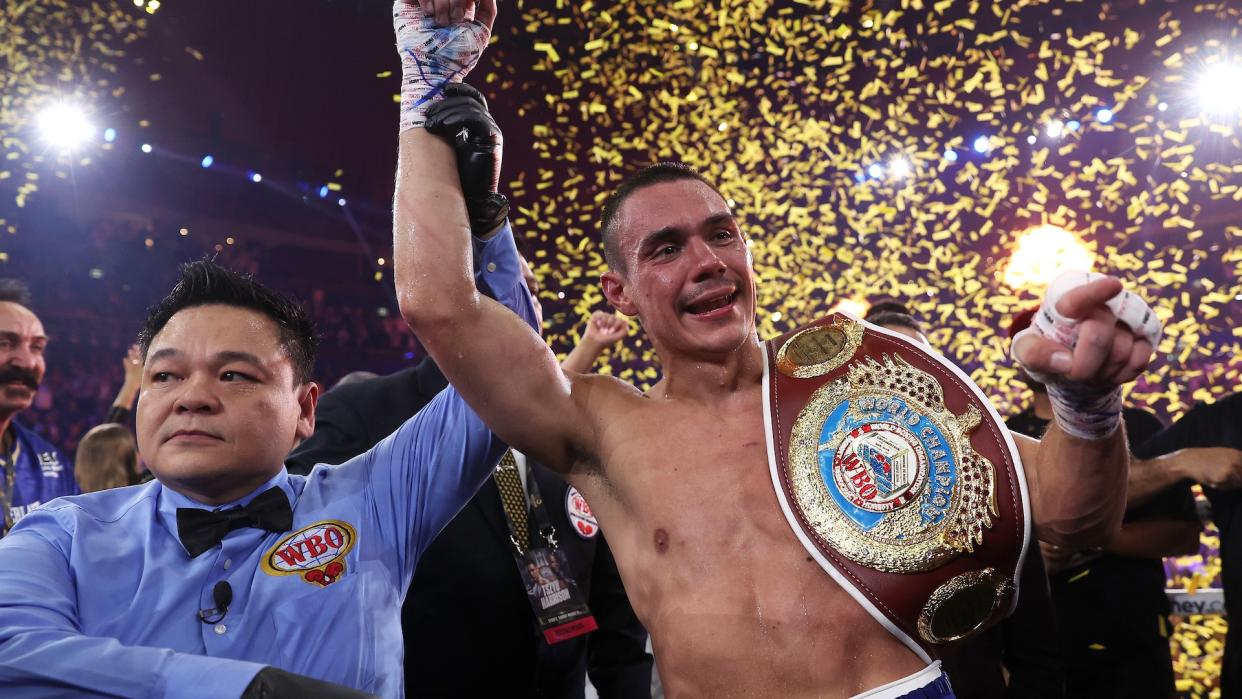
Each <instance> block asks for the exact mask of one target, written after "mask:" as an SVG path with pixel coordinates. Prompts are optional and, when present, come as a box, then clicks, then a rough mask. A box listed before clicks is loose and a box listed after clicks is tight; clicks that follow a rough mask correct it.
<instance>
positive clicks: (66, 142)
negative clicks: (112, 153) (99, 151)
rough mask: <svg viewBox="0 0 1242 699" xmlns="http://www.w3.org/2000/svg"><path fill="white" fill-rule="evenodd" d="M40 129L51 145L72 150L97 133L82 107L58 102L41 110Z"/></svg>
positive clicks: (44, 138) (63, 149)
mask: <svg viewBox="0 0 1242 699" xmlns="http://www.w3.org/2000/svg"><path fill="white" fill-rule="evenodd" d="M38 121H39V130H40V131H41V132H42V133H43V140H44V141H46V142H47V143H48V144H49V145H51V146H53V147H55V148H57V149H59V150H62V151H71V150H73V149H74V148H77V147H78V146H80V145H82V143H83V142H85V141H86V140H88V139H90V138H91V136H94V135H95V127H94V126H92V125H91V123H90V121H89V120H88V119H87V118H86V113H85V112H83V111H82V109H81V108H80V107H76V106H74V105H71V104H68V103H66V102H57V103H56V104H53V105H50V106H48V107H46V108H45V109H44V110H43V111H42V112H39V117H38Z"/></svg>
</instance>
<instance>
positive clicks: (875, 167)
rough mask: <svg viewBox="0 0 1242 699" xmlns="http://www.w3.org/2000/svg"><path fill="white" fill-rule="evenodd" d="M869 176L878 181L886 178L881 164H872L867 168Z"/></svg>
mask: <svg viewBox="0 0 1242 699" xmlns="http://www.w3.org/2000/svg"><path fill="white" fill-rule="evenodd" d="M867 174H868V175H870V176H871V177H872V178H874V179H877V180H878V179H880V178H881V177H883V176H884V166H883V165H881V164H879V163H871V165H870V166H869V167H868V168H867Z"/></svg>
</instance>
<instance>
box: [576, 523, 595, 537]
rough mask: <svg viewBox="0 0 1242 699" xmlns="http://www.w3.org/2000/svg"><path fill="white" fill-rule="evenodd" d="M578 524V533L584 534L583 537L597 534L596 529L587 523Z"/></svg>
mask: <svg viewBox="0 0 1242 699" xmlns="http://www.w3.org/2000/svg"><path fill="white" fill-rule="evenodd" d="M577 524H578V531H580V532H582V535H583V536H590V535H592V534H594V533H595V527H592V526H591V525H589V524H587V523H586V522H578V523H577Z"/></svg>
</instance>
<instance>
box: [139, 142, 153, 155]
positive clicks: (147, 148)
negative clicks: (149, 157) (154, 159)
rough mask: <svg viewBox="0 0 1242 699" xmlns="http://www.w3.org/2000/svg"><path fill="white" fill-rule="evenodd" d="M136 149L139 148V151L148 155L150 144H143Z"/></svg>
mask: <svg viewBox="0 0 1242 699" xmlns="http://www.w3.org/2000/svg"><path fill="white" fill-rule="evenodd" d="M138 148H139V150H141V151H142V152H143V153H150V152H151V144H150V143H144V144H142V145H141V146H139V147H138Z"/></svg>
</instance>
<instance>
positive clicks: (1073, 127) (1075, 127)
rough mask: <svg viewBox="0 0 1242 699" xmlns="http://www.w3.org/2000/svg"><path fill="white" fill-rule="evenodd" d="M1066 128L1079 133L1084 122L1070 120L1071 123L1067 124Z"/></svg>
mask: <svg viewBox="0 0 1242 699" xmlns="http://www.w3.org/2000/svg"><path fill="white" fill-rule="evenodd" d="M1065 128H1067V129H1069V130H1070V131H1077V130H1078V129H1081V128H1082V122H1081V121H1078V120H1077V119H1070V120H1069V121H1067V122H1065Z"/></svg>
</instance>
